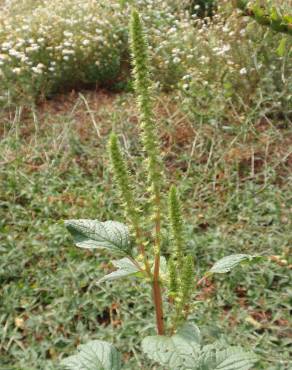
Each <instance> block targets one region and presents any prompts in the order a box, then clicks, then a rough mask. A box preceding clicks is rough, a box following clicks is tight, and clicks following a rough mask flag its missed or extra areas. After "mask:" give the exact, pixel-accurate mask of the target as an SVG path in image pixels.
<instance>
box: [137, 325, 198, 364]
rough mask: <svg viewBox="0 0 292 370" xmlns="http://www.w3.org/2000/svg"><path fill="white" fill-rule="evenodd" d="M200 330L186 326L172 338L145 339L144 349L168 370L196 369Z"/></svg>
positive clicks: (159, 336) (153, 337) (143, 342)
mask: <svg viewBox="0 0 292 370" xmlns="http://www.w3.org/2000/svg"><path fill="white" fill-rule="evenodd" d="M200 342H201V335H200V330H199V328H198V327H197V326H195V325H193V324H185V325H184V326H183V327H181V328H180V329H179V330H178V331H177V333H176V334H174V335H173V336H171V337H167V336H164V335H155V336H149V337H146V338H144V339H143V341H142V349H143V351H144V352H145V353H146V354H147V356H148V357H149V358H150V359H152V360H154V361H156V362H158V363H159V364H161V365H162V366H165V367H167V369H171V370H178V369H195V368H196V367H195V362H194V361H195V359H196V358H197V357H198V356H199V353H200Z"/></svg>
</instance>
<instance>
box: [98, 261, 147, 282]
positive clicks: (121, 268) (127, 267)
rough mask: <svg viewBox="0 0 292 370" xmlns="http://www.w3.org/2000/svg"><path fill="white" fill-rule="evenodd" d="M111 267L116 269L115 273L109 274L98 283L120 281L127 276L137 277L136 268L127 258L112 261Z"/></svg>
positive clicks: (137, 270)
mask: <svg viewBox="0 0 292 370" xmlns="http://www.w3.org/2000/svg"><path fill="white" fill-rule="evenodd" d="M112 263H113V265H114V266H115V267H116V268H117V270H116V271H113V272H111V273H110V274H108V275H105V276H104V277H103V278H101V279H100V280H99V281H98V283H103V282H104V281H107V280H116V279H121V278H124V277H127V276H132V275H137V274H138V273H139V272H140V269H139V268H138V266H136V265H135V264H134V262H133V261H131V260H130V259H129V258H122V259H121V260H118V261H112Z"/></svg>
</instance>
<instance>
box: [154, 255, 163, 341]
mask: <svg viewBox="0 0 292 370" xmlns="http://www.w3.org/2000/svg"><path fill="white" fill-rule="evenodd" d="M159 265H160V254H156V255H155V263H154V277H153V300H154V306H155V314H156V327H157V334H158V335H163V334H164V319H163V305H162V295H161V286H160V281H159V267H160V266H159Z"/></svg>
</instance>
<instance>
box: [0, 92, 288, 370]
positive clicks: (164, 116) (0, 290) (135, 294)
mask: <svg viewBox="0 0 292 370" xmlns="http://www.w3.org/2000/svg"><path fill="white" fill-rule="evenodd" d="M132 101H133V97H132V96H131V95H130V94H121V95H109V94H106V93H102V92H100V93H94V92H85V93H84V95H76V94H71V95H67V96H59V97H57V98H55V99H54V100H52V101H48V102H46V103H44V104H43V106H39V107H37V108H32V109H21V108H18V109H17V110H15V111H10V112H3V113H1V122H2V124H1V136H2V141H1V148H0V155H1V157H0V165H1V173H0V176H1V184H0V187H1V188H0V205H1V207H0V212H1V217H0V253H1V254H0V280H1V287H0V300H1V304H0V323H1V324H0V354H1V359H0V369H3V370H4V369H5V370H12V369H14V370H36V369H56V368H57V366H58V365H57V364H58V359H60V358H61V357H62V356H65V355H67V354H71V353H72V352H73V351H74V348H75V347H76V345H77V344H79V343H80V342H86V341H87V340H89V339H93V338H98V339H104V340H109V341H113V342H114V343H115V344H116V345H117V347H118V348H119V349H120V350H121V351H122V352H123V358H124V360H125V363H126V365H125V367H124V368H125V369H129V370H130V369H133V370H134V369H137V366H138V367H139V368H141V369H143V368H144V369H150V368H152V369H154V367H153V366H151V364H147V362H145V359H143V358H142V356H141V353H140V350H139V336H140V334H142V335H144V334H145V335H146V334H149V333H152V332H153V331H154V318H153V309H152V304H151V297H150V292H149V291H148V290H146V288H145V289H144V287H142V288H141V287H140V286H139V289H138V287H137V286H136V285H135V283H134V282H129V281H126V280H125V281H124V282H119V283H112V284H110V283H106V284H104V285H102V286H96V284H95V282H96V280H97V279H98V278H99V277H100V276H102V275H103V274H104V270H110V268H111V266H109V265H106V264H105V263H104V261H105V259H104V258H103V257H102V256H99V255H98V254H92V253H89V252H88V251H84V250H78V249H77V248H75V247H74V246H73V243H72V240H71V239H70V237H69V235H68V234H67V233H66V232H65V228H64V226H63V224H62V220H64V219H68V218H98V219H100V220H107V219H114V220H123V215H122V214H121V213H120V208H119V207H118V203H117V199H118V197H117V194H116V189H115V187H114V185H113V181H112V174H111V173H110V171H109V159H108V155H107V153H106V144H107V140H108V136H109V133H110V132H111V131H112V130H113V129H115V130H116V131H117V132H118V134H119V137H120V139H121V142H122V143H123V146H124V148H125V152H126V155H127V156H128V157H131V158H130V160H131V161H132V164H133V168H132V169H133V173H137V172H138V171H135V169H136V168H138V167H139V166H140V162H141V157H140V153H138V151H137V150H138V145H137V139H136V138H137V117H136V112H135V109H134V104H133V103H132ZM156 111H157V116H158V117H159V121H160V135H161V141H162V145H163V149H164V157H165V158H164V159H165V162H166V164H167V167H168V169H169V172H170V178H169V181H170V182H173V183H176V182H177V180H178V179H180V182H181V183H182V184H183V185H182V186H183V188H181V189H180V190H181V192H182V198H183V199H184V201H185V214H186V217H187V220H188V224H187V232H188V233H189V236H190V237H189V238H188V239H190V240H191V243H190V244H189V245H188V248H189V249H190V251H191V253H193V255H194V256H195V258H196V264H197V269H199V270H203V269H205V267H206V266H210V265H211V264H212V263H213V262H214V261H215V260H216V259H218V258H219V257H222V256H224V255H228V254H229V253H238V252H247V253H262V254H267V255H280V256H281V259H282V260H285V261H286V262H285V261H282V262H278V263H275V262H272V261H268V262H265V263H264V264H263V265H261V267H252V266H251V267H245V268H240V269H238V270H236V271H235V272H232V273H231V274H230V275H229V276H228V277H227V278H225V279H221V278H217V279H216V280H213V281H208V283H207V285H206V286H205V287H204V289H203V291H202V292H200V293H199V297H198V298H199V300H200V303H198V304H197V305H196V308H195V311H194V314H193V319H194V320H195V321H196V323H197V324H198V326H200V327H201V328H202V331H203V334H204V336H205V337H206V338H208V339H209V340H214V339H216V338H218V337H219V336H222V337H223V340H226V341H228V342H229V343H231V344H235V343H236V344H239V345H243V346H246V347H249V348H254V349H255V351H256V352H257V353H258V354H259V355H260V357H261V361H260V363H259V365H258V367H257V368H258V369H270V370H276V369H278V370H280V369H281V370H282V369H288V368H289V349H291V343H292V333H291V330H290V329H289V321H290V317H289V313H290V312H291V302H290V301H289V295H290V296H291V288H289V284H290V283H291V261H289V246H291V241H292V233H291V222H290V221H291V218H290V213H291V206H292V202H291V200H292V197H291V196H292V193H291V186H289V179H290V180H291V171H290V169H291V163H292V162H291V161H292V158H291V148H292V145H291V144H292V142H291V137H292V136H291V127H290V128H289V126H288V125H287V124H285V123H284V122H271V121H270V120H269V119H268V118H262V119H261V120H260V121H258V122H253V121H252V120H251V119H250V118H248V117H247V118H246V119H245V121H244V122H243V123H241V124H240V125H239V124H238V125H237V124H236V123H235V124H234V125H232V126H223V125H222V126H221V125H216V124H215V125H211V124H210V125H208V124H204V125H203V124H200V122H194V121H193V120H191V119H190V118H189V117H188V116H187V115H186V114H185V113H183V112H182V111H181V110H180V109H179V107H178V104H177V103H176V100H174V99H173V98H172V97H171V96H164V95H161V96H160V97H159V98H158V99H157V103H156ZM136 180H137V182H140V183H141V184H143V181H144V179H143V174H137V175H136ZM181 180H183V181H181ZM140 196H141V197H143V192H142V191H141V194H140ZM164 233H165V236H166V242H167V230H164ZM290 323H291V321H290ZM141 363H143V364H144V367H142V365H141ZM137 364H138V365H137ZM145 364H146V365H145ZM147 366H148V367H147ZM156 369H158V368H157V367H156Z"/></svg>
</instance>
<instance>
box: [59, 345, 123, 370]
mask: <svg viewBox="0 0 292 370" xmlns="http://www.w3.org/2000/svg"><path fill="white" fill-rule="evenodd" d="M77 350H78V353H77V354H76V355H74V356H70V357H67V358H65V359H64V360H63V361H62V362H61V365H62V366H63V367H64V368H65V369H67V370H120V369H121V358H120V354H119V352H118V351H117V350H116V349H115V347H114V346H113V345H111V344H110V343H107V342H104V341H101V340H93V341H91V342H88V343H86V344H83V345H80V346H79V347H78V349H77Z"/></svg>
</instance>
